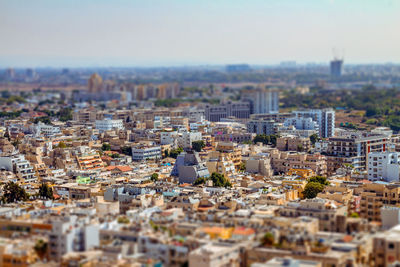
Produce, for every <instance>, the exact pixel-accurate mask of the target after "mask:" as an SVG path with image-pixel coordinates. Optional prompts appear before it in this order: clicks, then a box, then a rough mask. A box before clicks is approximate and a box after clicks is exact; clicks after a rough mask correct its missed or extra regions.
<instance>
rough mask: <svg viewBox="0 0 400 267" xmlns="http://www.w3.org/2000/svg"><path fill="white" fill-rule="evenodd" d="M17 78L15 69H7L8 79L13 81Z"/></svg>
mask: <svg viewBox="0 0 400 267" xmlns="http://www.w3.org/2000/svg"><path fill="white" fill-rule="evenodd" d="M14 78H15V70H14V69H13V68H8V69H6V79H7V80H13V79H14Z"/></svg>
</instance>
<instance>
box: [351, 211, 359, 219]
mask: <svg viewBox="0 0 400 267" xmlns="http://www.w3.org/2000/svg"><path fill="white" fill-rule="evenodd" d="M350 217H351V218H360V215H358V213H357V212H353V213H352V214H350Z"/></svg>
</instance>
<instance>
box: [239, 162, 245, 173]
mask: <svg viewBox="0 0 400 267" xmlns="http://www.w3.org/2000/svg"><path fill="white" fill-rule="evenodd" d="M239 170H240V171H242V172H244V171H245V170H246V163H244V162H240V165H239Z"/></svg>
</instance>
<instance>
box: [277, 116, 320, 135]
mask: <svg viewBox="0 0 400 267" xmlns="http://www.w3.org/2000/svg"><path fill="white" fill-rule="evenodd" d="M283 125H284V126H285V127H289V126H294V127H295V128H296V130H316V131H317V132H319V125H318V123H317V122H316V121H314V120H313V119H312V118H298V117H295V118H288V119H286V120H285V123H284V124H283Z"/></svg>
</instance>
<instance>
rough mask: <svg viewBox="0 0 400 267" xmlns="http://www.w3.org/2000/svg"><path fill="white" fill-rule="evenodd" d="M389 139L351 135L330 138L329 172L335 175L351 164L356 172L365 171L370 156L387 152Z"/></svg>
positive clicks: (383, 136) (376, 136)
mask: <svg viewBox="0 0 400 267" xmlns="http://www.w3.org/2000/svg"><path fill="white" fill-rule="evenodd" d="M388 142H389V139H388V137H387V136H385V135H374V134H371V135H366V134H351V135H349V136H335V137H330V138H329V145H328V172H329V173H333V172H334V171H336V169H338V168H343V167H344V165H345V164H350V165H352V166H353V167H354V170H357V171H363V170H365V169H366V168H367V162H368V154H369V153H371V152H385V151H386V149H387V144H388Z"/></svg>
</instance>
